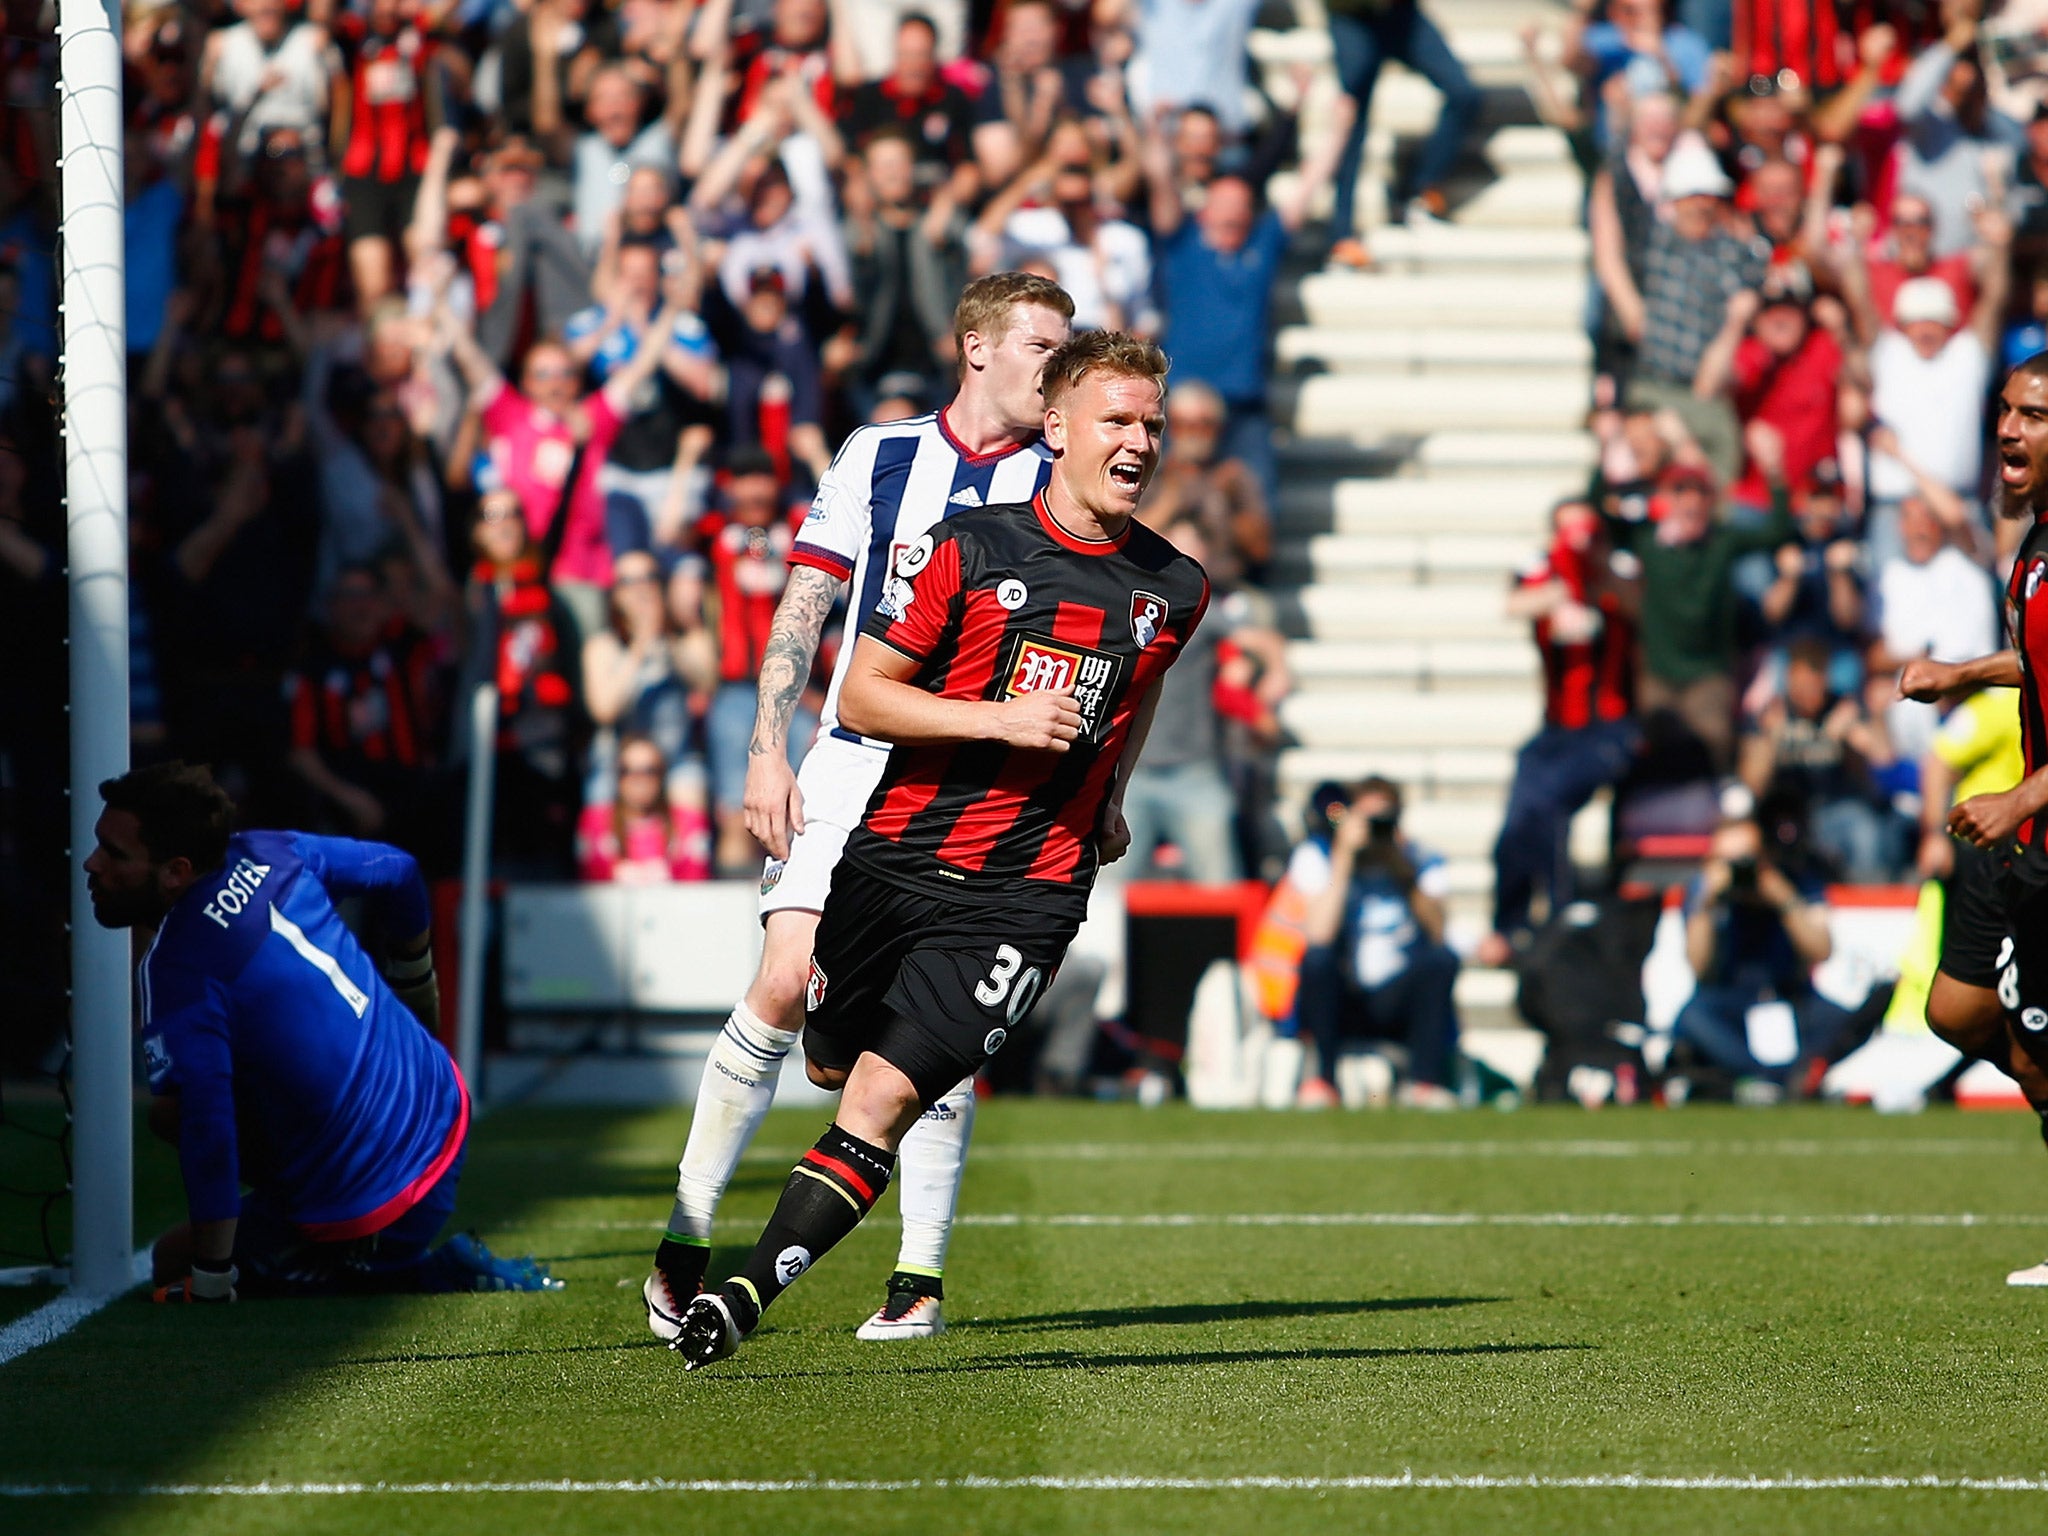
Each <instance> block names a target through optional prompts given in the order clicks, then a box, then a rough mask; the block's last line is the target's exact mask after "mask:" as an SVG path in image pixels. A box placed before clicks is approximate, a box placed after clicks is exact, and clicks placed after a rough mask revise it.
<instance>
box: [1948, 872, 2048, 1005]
mask: <svg viewBox="0 0 2048 1536" xmlns="http://www.w3.org/2000/svg"><path fill="white" fill-rule="evenodd" d="M1941 969H1942V971H1943V972H1945V973H1946V974H1947V975H1949V976H1953V977H1954V978H1955V979H1956V980H1957V981H1960V982H1962V983H1963V984H1964V985H1966V986H1972V987H1994V988H1996V989H1997V991H1998V1000H1999V1002H2000V1003H2002V1004H2004V1006H2005V1008H2006V1011H2007V1012H2008V1013H2012V1014H2018V1015H2020V1016H2021V1018H2022V1020H2024V1019H2025V1018H2026V1016H2027V1015H2029V1014H2032V1015H2033V1016H2034V1017H2036V1018H2039V1019H2041V1020H2042V1022H2041V1023H2040V1024H2038V1025H2036V1026H2035V1028H2034V1031H2033V1032H2035V1033H2040V1032H2041V1031H2042V1030H2043V1029H2048V884H2044V883H2042V882H2040V881H2038V880H2035V879H2031V878H2029V877H2028V875H2027V873H2026V872H2025V871H2023V870H2021V869H2020V868H2018V867H2016V866H2015V865H2014V864H2013V863H2012V862H2011V861H2010V860H2008V859H2006V858H2004V857H2002V856H2000V855H1998V854H1994V853H1987V852H1985V851H1984V850H1983V849H1981V848H1976V847H1973V846H1972V845H1970V844H1968V843H1964V842H1960V841H1958V842H1957V843H1956V865H1955V873H1954V874H1952V875H1951V876H1950V877H1949V880H1948V890H1947V892H1946V893H1945V899H1944V903H1943V906H1942V920H1941Z"/></svg>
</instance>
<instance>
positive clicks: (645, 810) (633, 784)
mask: <svg viewBox="0 0 2048 1536" xmlns="http://www.w3.org/2000/svg"><path fill="white" fill-rule="evenodd" d="M576 862H577V872H578V873H579V874H580V875H581V876H582V877H583V878H584V879H585V880H590V881H616V882H617V883H618V884H620V885H659V884H661V883H662V882H664V881H668V880H704V879H708V878H710V875H711V818H710V817H709V816H707V815H706V814H705V811H704V806H703V804H702V800H701V796H700V797H699V799H698V802H697V803H694V804H692V803H689V802H688V801H686V800H682V799H680V798H679V797H676V796H673V795H671V794H670V792H669V787H668V761H667V759H665V758H664V757H663V756H662V755H661V748H659V747H657V746H656V745H655V744H654V743H653V742H652V741H650V740H648V739H647V738H646V737H645V736H628V737H627V738H626V739H625V741H624V742H623V743H622V744H621V745H620V747H619V787H618V790H617V792H616V794H615V796H614V798H613V801H612V803H611V804H610V805H590V806H585V807H584V809H583V819H582V822H581V824H580V825H578V827H577V829H576Z"/></svg>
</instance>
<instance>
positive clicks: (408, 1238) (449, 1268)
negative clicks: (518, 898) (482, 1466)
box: [85, 763, 560, 1301]
mask: <svg viewBox="0 0 2048 1536" xmlns="http://www.w3.org/2000/svg"><path fill="white" fill-rule="evenodd" d="M100 795H101V798H102V799H103V800H104V801H105V803H106V809H105V810H104V811H103V812H102V813H101V815H100V818H99V822H98V824H97V825H96V827H95V828H94V832H95V836H96V837H97V839H98V846H97V847H95V848H94V849H93V852H92V856H91V857H90V858H88V859H87V860H86V862H85V869H86V875H87V888H88V890H89V892H90V894H91V897H92V904H93V915H94V917H95V918H97V919H98V921H99V922H100V924H101V925H102V926H103V927H107V928H139V929H143V930H154V935H155V936H154V938H153V939H152V940H151V941H150V945H149V949H148V951H147V953H146V954H145V955H144V956H143V959H142V966H141V970H140V973H139V978H138V979H139V982H140V992H141V1002H142V1051H143V1059H144V1063H145V1065H146V1066H147V1068H148V1072H149V1087H150V1092H151V1094H152V1095H154V1098H153V1102H152V1104H151V1107H150V1116H149V1119H150V1126H151V1128H152V1129H153V1130H154V1131H156V1132H157V1134H159V1135H161V1136H163V1137H164V1138H165V1139H166V1140H168V1141H170V1142H172V1143H173V1144H174V1145H175V1146H176V1147H177V1149H178V1166H179V1171H180V1173H181V1174H182V1175H183V1178H184V1184H185V1199H186V1204H187V1208H188V1210H189V1212H190V1218H191V1219H190V1221H189V1222H188V1223H186V1224H184V1225H180V1226H178V1227H174V1228H173V1229H172V1230H171V1231H170V1232H168V1233H166V1234H165V1235H164V1236H163V1237H162V1238H160V1239H159V1240H158V1241H157V1244H156V1248H155V1253H154V1270H155V1283H156V1286H157V1292H156V1294H157V1298H158V1299H159V1300H163V1301H233V1300H235V1299H236V1297H237V1295H272V1296H274V1295H298V1296H312V1295H344V1294H364V1293H373V1292H390V1291H473V1290H522V1291H532V1290H549V1289H555V1288H557V1287H558V1286H559V1284H560V1282H559V1281H553V1280H550V1279H549V1277H548V1275H547V1272H546V1271H545V1270H544V1269H542V1268H541V1267H539V1266H537V1265H535V1264H533V1263H532V1262H531V1261H528V1260H523V1259H519V1260H504V1259H499V1258H496V1257H494V1256H493V1255H492V1254H491V1253H490V1251H489V1250H488V1249H486V1248H485V1247H484V1246H483V1244H482V1243H480V1242H478V1241H477V1240H476V1239H475V1238H473V1237H466V1236H457V1237H454V1238H451V1239H449V1240H448V1241H446V1242H443V1243H439V1244H438V1245H437V1244H436V1241H435V1240H436V1239H437V1238H438V1237H439V1235H440V1231H441V1228H442V1227H443V1226H444V1225H445V1224H446V1222H447V1220H448V1218H449V1216H450V1215H451V1214H452V1213H453V1211H454V1208H455V1187H456V1181H457V1180H458V1179H459V1178H460V1176H461V1172H462V1159H463V1153H464V1150H465V1147H466V1144H467V1141H468V1136H469V1117H470V1103H469V1090H468V1087H467V1085H466V1084H465V1083H464V1082H463V1080H462V1074H461V1073H460V1072H459V1071H458V1070H457V1069H456V1066H455V1063H454V1061H453V1060H452V1059H451V1058H450V1057H449V1055H448V1053H447V1051H445V1050H444V1049H442V1047H441V1045H440V1043H439V1041H437V1040H436V1039H435V1038H434V1036H433V1035H432V1034H431V1033H429V1029H430V1028H431V1027H432V1026H433V1025H434V1024H435V1023H437V1021H438V1007H437V1004H436V1002H435V998H436V996H437V993H436V989H435V980H434V969H433V960H432V956H431V951H430V949H429V947H428V937H429V933H428V930H429V908H428V902H427V888H426V883H425V882H424V881H423V880H422V879H421V878H420V872H419V867H418V866H417V865H416V864H415V863H414V862H413V860H412V857H411V855H409V854H406V853H404V852H401V851H400V850H399V849H397V848H392V847H389V846H387V845H385V844H381V843H365V842H355V841H352V840H350V839H347V838H335V837H314V836H310V835H307V834H304V833H292V832H246V833H240V834H234V833H231V831H230V825H231V822H232V818H233V805H232V803H231V802H230V801H229V799H228V797H227V795H226V793H225V792H224V791H223V790H222V789H221V788H220V787H219V785H217V784H215V783H214V781H213V778H212V776H211V775H210V774H209V773H208V772H207V771H206V770H205V769H204V768H192V767H187V766H185V765H184V764H181V763H173V764H165V765H162V766H159V767H153V768H142V769H138V770H136V771H135V772H133V773H129V774H126V775H124V776H122V777H121V778H118V779H109V780H107V781H106V782H105V783H104V784H102V785H101V786H100ZM349 896H357V897H361V898H363V900H364V902H365V904H366V906H367V907H368V908H369V909H370V912H371V915H372V916H373V917H374V918H375V919H376V920H377V922H378V924H379V926H380V927H381V929H382V932H383V934H384V935H385V937H386V939H387V949H388V951H389V957H388V959H387V962H386V970H385V971H384V972H381V973H380V972H379V970H378V969H377V967H376V966H375V965H374V964H373V963H372V962H371V960H370V957H369V955H368V954H367V953H366V952H365V950H364V949H363V947H362V945H361V944H359V943H358V942H357V940H356V938H355V935H354V934H352V933H351V932H350V931H349V929H348V928H347V926H346V925H345V924H343V922H342V920H341V918H340V916H339V914H338V913H337V912H336V911H335V906H334V903H335V900H336V899H337V898H341V897H349ZM423 1024H424V1025H425V1026H427V1027H422V1025H423Z"/></svg>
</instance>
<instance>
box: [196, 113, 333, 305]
mask: <svg viewBox="0 0 2048 1536" xmlns="http://www.w3.org/2000/svg"><path fill="white" fill-rule="evenodd" d="M307 155H308V148H307V144H306V139H305V136H304V135H303V134H301V133H300V132H299V130H298V129H296V128H273V129H270V130H269V131H268V132H266V133H265V134H264V135H263V137H262V139H261V141H260V142H259V144H258V146H257V150H256V154H255V156H254V159H253V169H252V171H251V172H250V174H249V175H248V176H247V177H246V178H243V177H240V176H237V177H236V178H235V181H234V182H233V183H224V189H225V188H230V187H231V188H232V190H224V193H223V196H222V199H221V208H220V213H219V229H220V252H221V269H220V270H221V279H222V283H223V292H222V294H221V296H220V297H221V303H222V312H221V318H220V330H221V333H222V334H223V335H225V336H227V337H229V338H231V339H233V340H236V341H242V340H249V339H258V340H262V341H270V342H276V341H282V340H283V339H284V328H283V326H282V324H280V322H279V320H278V317H277V316H276V315H275V314H274V313H272V312H271V310H270V309H269V308H268V307H267V306H266V304H265V303H264V298H263V289H264V273H265V270H266V269H274V270H275V271H277V272H278V273H279V274H281V275H282V276H283V278H284V280H285V282H286V283H287V284H288V285H289V287H290V290H291V295H292V303H293V305H294V306H295V307H296V308H297V309H298V311H299V312H300V313H301V314H307V315H311V314H318V313H320V312H321V311H324V310H331V309H336V308H338V307H340V305H341V303H342V300H343V297H344V295H345V294H346V292H347V282H348V273H347V264H346V262H345V260H344V258H343V251H342V240H341V199H340V197H339V196H338V195H337V193H336V191H335V188H334V182H333V180H332V179H331V178H330V177H328V176H325V175H316V174H315V173H314V172H313V169H312V167H311V165H310V164H309V163H308V159H307Z"/></svg>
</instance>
